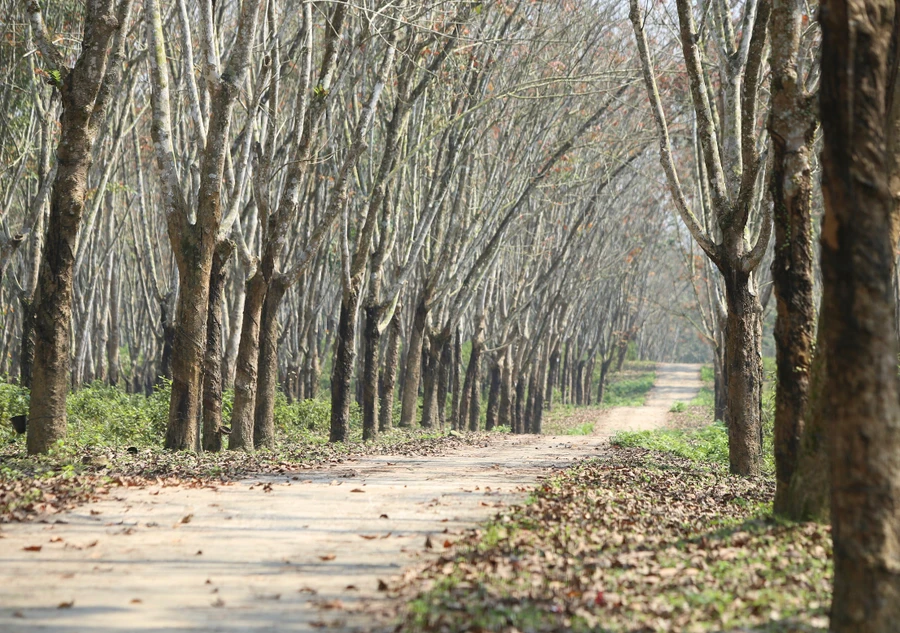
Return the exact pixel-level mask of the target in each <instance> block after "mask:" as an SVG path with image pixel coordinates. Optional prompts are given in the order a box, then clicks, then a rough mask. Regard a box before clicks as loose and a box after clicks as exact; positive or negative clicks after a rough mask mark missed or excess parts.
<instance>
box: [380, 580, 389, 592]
mask: <svg viewBox="0 0 900 633" xmlns="http://www.w3.org/2000/svg"><path fill="white" fill-rule="evenodd" d="M387 590H388V584H387V583H386V582H384V581H383V580H382V579H381V578H379V579H378V591H387Z"/></svg>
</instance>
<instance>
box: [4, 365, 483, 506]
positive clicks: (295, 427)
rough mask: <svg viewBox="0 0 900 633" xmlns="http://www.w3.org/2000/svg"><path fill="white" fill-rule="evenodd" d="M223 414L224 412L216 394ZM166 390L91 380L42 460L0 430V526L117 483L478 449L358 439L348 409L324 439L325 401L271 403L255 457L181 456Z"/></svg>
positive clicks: (432, 441) (8, 399) (9, 394)
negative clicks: (272, 439)
mask: <svg viewBox="0 0 900 633" xmlns="http://www.w3.org/2000/svg"><path fill="white" fill-rule="evenodd" d="M28 400H29V393H28V390H27V389H23V388H20V387H18V386H16V385H10V384H4V385H0V415H2V416H4V417H7V418H8V417H12V416H16V415H20V414H21V413H23V412H24V411H27V409H28ZM223 400H224V407H223V408H224V412H223V414H224V417H225V419H226V420H228V418H229V416H230V413H231V402H232V400H233V397H232V394H231V392H230V391H229V392H226V394H225V398H224V399H223ZM168 402H169V386H168V384H167V383H163V384H162V385H161V386H160V387H158V388H157V389H156V390H155V391H154V393H153V394H152V395H150V396H144V395H141V394H128V393H126V392H125V391H124V390H122V389H119V388H116V387H110V386H107V385H103V384H101V383H96V384H92V385H89V386H86V387H84V388H82V389H80V390H78V391H76V392H73V393H72V395H71V397H70V398H69V399H68V402H67V408H68V417H69V435H68V437H67V438H66V441H65V442H59V444H58V445H57V446H56V447H55V448H54V450H52V451H51V452H50V453H49V454H48V455H46V456H40V457H35V456H28V455H27V454H26V447H25V437H24V435H17V434H16V433H15V431H14V430H13V427H12V426H11V425H8V424H2V425H0V523H4V522H9V521H24V520H32V519H36V518H46V517H47V516H49V515H53V514H56V513H58V512H60V511H63V510H67V509H70V508H73V507H75V506H78V505H80V504H83V503H86V502H88V501H92V500H94V499H97V498H99V497H101V496H103V495H105V494H108V493H109V492H110V491H111V490H113V489H115V488H118V487H129V486H143V485H147V484H162V485H189V486H204V485H218V484H221V483H222V482H228V481H233V480H236V479H239V478H241V477H246V476H249V475H255V474H273V473H278V474H281V473H285V472H288V471H297V470H300V469H306V468H312V467H316V466H323V465H326V464H329V463H340V462H343V461H344V460H345V459H347V458H349V457H353V456H361V455H371V454H392V455H421V456H427V455H437V454H440V453H441V452H443V451H445V450H448V449H451V448H454V447H459V446H463V445H479V444H483V443H484V441H485V435H484V434H483V433H481V434H479V433H472V434H467V435H465V436H462V435H453V436H448V435H447V434H446V433H445V432H444V431H443V430H440V429H424V428H415V429H398V428H395V429H393V430H392V431H389V432H386V433H383V434H381V435H380V436H379V437H378V438H377V439H376V440H374V441H368V442H362V416H361V413H360V411H359V408H358V407H356V406H354V407H353V408H352V409H351V427H350V435H351V439H350V441H348V442H345V443H338V444H334V443H329V442H328V431H329V420H330V414H331V409H330V403H329V402H328V401H327V400H321V399H317V400H300V401H294V402H288V401H287V398H286V397H284V395H282V394H279V395H278V397H277V399H276V408H275V421H276V443H275V447H274V448H273V449H271V450H261V451H256V452H246V451H225V452H221V453H210V452H201V453H195V452H181V453H175V452H171V451H165V450H163V449H162V448H161V446H162V437H163V436H164V434H165V428H166V421H167V417H168Z"/></svg>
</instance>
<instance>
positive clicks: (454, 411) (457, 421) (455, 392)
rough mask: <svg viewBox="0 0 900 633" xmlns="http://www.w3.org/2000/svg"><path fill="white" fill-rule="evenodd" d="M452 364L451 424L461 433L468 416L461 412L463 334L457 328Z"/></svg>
mask: <svg viewBox="0 0 900 633" xmlns="http://www.w3.org/2000/svg"><path fill="white" fill-rule="evenodd" d="M450 362H451V364H452V368H451V370H450V371H451V374H450V423H451V426H452V428H453V429H454V430H457V431H460V430H464V429H465V428H466V416H465V414H463V413H462V412H460V409H459V407H460V397H461V394H460V391H461V390H462V385H461V384H460V382H459V369H460V365H462V332H460V330H459V328H456V334H455V336H454V337H453V354H452V357H451V360H450Z"/></svg>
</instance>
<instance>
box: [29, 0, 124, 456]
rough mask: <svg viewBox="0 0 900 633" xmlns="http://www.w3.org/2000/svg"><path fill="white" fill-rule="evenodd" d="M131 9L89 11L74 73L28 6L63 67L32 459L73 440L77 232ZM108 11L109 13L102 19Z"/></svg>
mask: <svg viewBox="0 0 900 633" xmlns="http://www.w3.org/2000/svg"><path fill="white" fill-rule="evenodd" d="M130 7H131V3H130V2H129V1H128V0H124V1H123V2H122V3H121V4H120V5H119V7H118V12H117V14H116V15H113V14H112V9H113V6H112V4H111V3H109V4H108V5H106V3H104V4H103V5H101V4H100V3H91V4H89V5H88V7H87V9H86V11H85V16H84V26H85V29H84V32H85V37H84V41H83V43H82V52H81V54H80V55H79V57H78V61H77V62H76V64H75V66H74V67H73V68H72V69H69V68H67V67H65V66H64V65H63V57H62V54H61V53H60V52H59V50H58V49H57V48H56V46H55V45H54V44H53V43H52V42H50V40H49V35H48V34H47V32H46V29H45V27H44V23H43V17H42V16H41V13H40V7H39V6H38V4H37V2H29V3H28V8H27V12H28V14H29V18H30V19H31V21H32V28H33V29H34V30H36V31H37V34H36V35H37V38H38V39H39V41H40V44H41V48H42V53H43V55H44V57H45V61H46V63H48V64H53V65H55V66H56V68H54V69H53V70H55V71H56V72H57V73H58V75H57V76H58V77H59V79H58V81H57V88H58V89H59V90H60V94H61V96H62V114H61V116H60V121H59V124H60V126H59V145H58V146H57V148H56V156H57V170H56V178H55V180H54V183H53V193H52V194H51V198H50V216H49V219H48V224H47V233H46V237H45V247H44V254H43V258H42V260H41V268H40V271H39V273H38V290H37V295H36V298H35V303H36V306H35V321H34V331H35V346H34V365H33V368H32V388H31V400H30V405H29V410H28V418H29V424H28V427H27V428H28V430H27V439H26V444H27V448H28V453H29V454H31V455H33V454H36V453H46V452H48V451H49V450H50V449H51V448H53V447H54V446H55V445H56V443H57V442H58V441H61V440H63V439H64V438H65V437H66V395H67V393H68V390H69V353H70V347H71V345H70V341H69V330H70V323H71V318H72V289H73V283H74V275H73V269H74V265H75V252H76V250H77V246H76V242H77V239H78V228H79V226H80V224H81V217H82V214H83V212H84V203H85V193H86V192H87V189H88V187H87V185H88V171H89V170H90V167H91V163H92V160H93V147H94V140H95V138H96V135H97V128H98V127H99V124H100V122H101V120H102V119H103V116H104V113H105V110H106V105H107V102H108V101H109V99H110V97H111V95H112V94H113V92H114V88H115V86H114V85H112V84H114V83H115V84H117V83H118V81H117V80H118V78H119V75H120V71H119V69H118V68H117V67H116V64H117V63H118V64H121V59H120V56H121V53H122V42H123V39H124V38H123V37H122V36H121V35H119V36H118V37H117V38H116V39H117V42H116V50H115V51H114V52H113V51H111V50H110V49H111V48H112V47H111V46H110V44H111V41H112V39H113V36H114V34H116V33H117V32H119V33H121V30H120V29H121V27H123V26H124V25H123V24H122V22H124V21H125V20H126V19H127V16H128V15H129V13H130ZM104 10H105V11H108V13H103V12H104ZM111 53H112V54H111ZM110 57H112V59H110ZM108 62H111V63H109V64H108ZM108 68H109V70H108Z"/></svg>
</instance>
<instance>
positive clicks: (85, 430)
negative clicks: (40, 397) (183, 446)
mask: <svg viewBox="0 0 900 633" xmlns="http://www.w3.org/2000/svg"><path fill="white" fill-rule="evenodd" d="M171 389H172V386H171V383H170V382H163V384H162V385H160V386H159V387H157V388H156V389H154V392H153V394H151V395H150V396H149V397H147V396H144V395H143V394H129V393H126V392H125V391H124V390H123V389H121V388H119V387H111V386H108V385H104V384H103V383H100V382H96V383H93V384H91V385H87V386H85V387H82V388H81V389H79V390H77V391H74V392H72V393H70V394H69V397H68V399H67V402H66V412H67V414H68V418H69V430H68V443H70V444H74V445H78V446H96V445H105V446H123V445H127V446H139V447H140V446H160V445H162V442H163V437H164V435H165V431H166V423H167V421H168V417H169V399H170V396H171Z"/></svg>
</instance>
